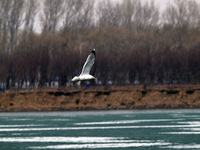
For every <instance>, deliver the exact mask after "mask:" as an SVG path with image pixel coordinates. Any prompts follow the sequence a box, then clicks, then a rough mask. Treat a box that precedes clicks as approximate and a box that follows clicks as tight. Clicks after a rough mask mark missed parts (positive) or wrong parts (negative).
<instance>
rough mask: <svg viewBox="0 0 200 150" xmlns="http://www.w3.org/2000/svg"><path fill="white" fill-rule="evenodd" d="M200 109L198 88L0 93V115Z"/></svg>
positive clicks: (97, 89)
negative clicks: (5, 113) (47, 112)
mask: <svg viewBox="0 0 200 150" xmlns="http://www.w3.org/2000/svg"><path fill="white" fill-rule="evenodd" d="M185 108H188V109H189V108H190V109H191V108H200V85H176V86H149V87H147V88H146V89H143V87H142V86H123V87H110V88H108V87H101V88H97V87H91V88H89V89H85V88H60V89H32V90H20V91H5V92H4V93H0V112H33V111H34V112H41V111H79V110H135V109H185Z"/></svg>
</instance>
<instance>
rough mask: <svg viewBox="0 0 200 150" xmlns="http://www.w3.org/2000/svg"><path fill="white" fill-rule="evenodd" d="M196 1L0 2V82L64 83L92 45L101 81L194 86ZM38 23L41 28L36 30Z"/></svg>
mask: <svg viewBox="0 0 200 150" xmlns="http://www.w3.org/2000/svg"><path fill="white" fill-rule="evenodd" d="M199 7H200V4H199V3H198V1H195V0H184V1H183V0H174V1H173V3H168V5H167V6H166V8H165V10H162V11H161V10H160V9H159V6H157V5H156V4H155V3H154V1H153V0H152V1H151V2H143V1H141V0H125V1H118V2H116V1H114V2H113V1H110V0H102V1H94V0H41V1H39V0H1V1H0V88H11V87H17V88H22V87H23V86H25V87H37V86H41V87H43V86H46V85H49V86H50V85H52V84H54V81H57V82H59V85H61V86H65V85H66V84H68V85H69V84H70V79H71V78H72V77H73V76H74V75H76V74H79V73H80V70H81V67H82V65H83V63H84V61H85V59H86V57H87V55H88V53H89V52H90V50H91V49H92V48H96V53H97V58H96V63H95V65H94V67H93V69H92V72H91V73H92V74H94V75H95V76H96V77H97V79H98V81H97V83H101V84H103V85H105V84H107V82H108V81H112V82H113V84H115V85H129V84H131V85H132V84H137V83H140V84H173V83H177V84H199V82H200V61H199V60H200V44H199V43H200V8H199ZM40 29H41V31H40Z"/></svg>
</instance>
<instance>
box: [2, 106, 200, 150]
mask: <svg viewBox="0 0 200 150" xmlns="http://www.w3.org/2000/svg"><path fill="white" fill-rule="evenodd" d="M0 149H1V150H14V149H15V150H43V149H50V150H51V149H52V150H55V149H56V150H60V149H65V150H67V149H88V150H91V149H93V150H96V149H97V150H101V149H102V150H105V149H106V150H107V149H108V150H132V149H134V150H158V149H163V150H168V149H172V150H173V149H174V150H176V149H188V150H193V149H194V150H196V149H200V110H197V109H195V110H150V111H85V112H83V111H80V112H42V113H0Z"/></svg>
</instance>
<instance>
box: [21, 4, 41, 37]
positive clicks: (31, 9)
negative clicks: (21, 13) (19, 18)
mask: <svg viewBox="0 0 200 150" xmlns="http://www.w3.org/2000/svg"><path fill="white" fill-rule="evenodd" d="M38 4H39V3H38V1H37V0H26V3H25V18H24V30H25V34H26V35H27V34H29V33H31V32H33V25H34V22H35V16H36V11H37V9H38V7H37V6H38Z"/></svg>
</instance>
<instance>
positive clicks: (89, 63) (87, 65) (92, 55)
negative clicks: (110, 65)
mask: <svg viewBox="0 0 200 150" xmlns="http://www.w3.org/2000/svg"><path fill="white" fill-rule="evenodd" d="M94 61H95V49H93V50H92V51H91V53H90V55H89V56H88V57H87V60H86V62H85V64H84V66H83V68H82V72H81V74H89V73H90V70H91V68H92V66H93V64H94Z"/></svg>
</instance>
